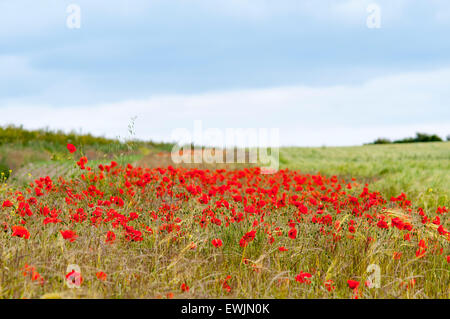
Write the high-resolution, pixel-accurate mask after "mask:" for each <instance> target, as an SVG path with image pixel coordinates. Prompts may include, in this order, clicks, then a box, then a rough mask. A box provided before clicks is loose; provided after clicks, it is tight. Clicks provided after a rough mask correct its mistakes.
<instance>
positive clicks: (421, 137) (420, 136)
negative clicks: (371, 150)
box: [372, 133, 450, 144]
mask: <svg viewBox="0 0 450 319" xmlns="http://www.w3.org/2000/svg"><path fill="white" fill-rule="evenodd" d="M449 140H450V135H449V136H447V141H449ZM424 142H443V140H442V138H440V137H439V136H437V135H436V134H433V135H431V134H426V133H416V137H407V138H404V139H401V140H395V141H393V142H391V141H390V140H389V139H387V138H378V139H376V140H375V141H374V142H373V143H372V144H390V143H396V144H401V143H424Z"/></svg>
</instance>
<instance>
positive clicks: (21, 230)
mask: <svg viewBox="0 0 450 319" xmlns="http://www.w3.org/2000/svg"><path fill="white" fill-rule="evenodd" d="M12 230H13V233H12V236H17V237H22V238H25V239H28V238H30V232H29V231H28V229H26V228H25V227H23V226H12Z"/></svg>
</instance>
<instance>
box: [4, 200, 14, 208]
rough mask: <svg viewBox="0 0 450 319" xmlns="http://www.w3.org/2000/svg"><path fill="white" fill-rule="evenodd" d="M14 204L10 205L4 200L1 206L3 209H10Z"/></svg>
mask: <svg viewBox="0 0 450 319" xmlns="http://www.w3.org/2000/svg"><path fill="white" fill-rule="evenodd" d="M13 205H14V204H13V203H11V202H10V201H9V200H5V201H4V202H3V204H2V207H3V208H5V207H12V206H13Z"/></svg>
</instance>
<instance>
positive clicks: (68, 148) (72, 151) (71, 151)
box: [67, 144, 77, 154]
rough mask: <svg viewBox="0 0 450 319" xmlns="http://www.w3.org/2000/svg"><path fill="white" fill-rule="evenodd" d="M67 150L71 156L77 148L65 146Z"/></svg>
mask: <svg viewBox="0 0 450 319" xmlns="http://www.w3.org/2000/svg"><path fill="white" fill-rule="evenodd" d="M67 150H68V151H69V152H70V153H71V154H72V153H75V152H76V151H77V148H76V147H75V146H74V145H73V144H67Z"/></svg>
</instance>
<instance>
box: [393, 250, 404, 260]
mask: <svg viewBox="0 0 450 319" xmlns="http://www.w3.org/2000/svg"><path fill="white" fill-rule="evenodd" d="M401 257H402V253H401V252H397V251H394V256H393V258H394V259H400V258H401Z"/></svg>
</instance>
